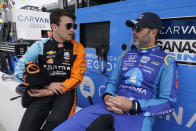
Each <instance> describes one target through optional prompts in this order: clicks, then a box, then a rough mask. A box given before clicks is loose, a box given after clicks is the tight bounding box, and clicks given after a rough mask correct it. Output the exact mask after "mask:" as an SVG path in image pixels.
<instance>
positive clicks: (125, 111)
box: [54, 12, 177, 131]
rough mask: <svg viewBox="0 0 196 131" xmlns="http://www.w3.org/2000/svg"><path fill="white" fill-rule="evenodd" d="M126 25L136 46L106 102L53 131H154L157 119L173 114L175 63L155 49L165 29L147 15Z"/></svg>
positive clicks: (124, 61) (118, 70)
mask: <svg viewBox="0 0 196 131" xmlns="http://www.w3.org/2000/svg"><path fill="white" fill-rule="evenodd" d="M126 24H127V26H128V27H131V28H132V31H133V37H134V45H133V46H132V48H131V49H130V50H129V51H127V52H126V53H125V54H124V55H123V56H122V57H121V58H120V59H119V61H118V63H117V66H116V69H115V70H114V72H113V74H112V76H111V78H110V79H109V81H108V83H107V85H106V90H105V93H104V95H103V99H104V102H103V103H101V104H97V105H93V106H90V107H87V108H86V109H83V110H81V111H80V112H78V113H76V114H75V115H74V116H73V117H72V118H70V119H69V120H68V121H66V122H64V123H62V124H61V125H60V126H58V127H57V128H55V130H54V131H64V130H66V131H85V130H86V131H99V130H101V131H114V130H115V131H151V130H152V125H153V123H154V121H155V119H156V117H157V116H161V115H166V114H168V113H171V112H172V111H173V110H174V107H175V102H176V92H177V85H176V82H177V72H176V62H175V60H173V59H172V58H171V57H170V56H169V55H167V54H166V53H164V52H163V51H162V50H161V49H160V47H159V46H158V45H155V40H156V37H157V35H158V32H159V31H160V30H161V28H162V23H161V20H160V18H159V16H157V15H156V14H154V13H150V12H146V13H143V14H142V15H141V16H140V17H138V18H137V20H136V21H127V22H126Z"/></svg>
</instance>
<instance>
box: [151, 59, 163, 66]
mask: <svg viewBox="0 0 196 131" xmlns="http://www.w3.org/2000/svg"><path fill="white" fill-rule="evenodd" d="M150 63H151V64H153V65H156V66H159V65H160V64H161V62H160V61H157V60H152V61H151V62H150Z"/></svg>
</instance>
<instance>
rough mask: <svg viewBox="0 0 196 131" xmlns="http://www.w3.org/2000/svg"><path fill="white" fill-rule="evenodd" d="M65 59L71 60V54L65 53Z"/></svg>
mask: <svg viewBox="0 0 196 131" xmlns="http://www.w3.org/2000/svg"><path fill="white" fill-rule="evenodd" d="M64 59H66V60H67V59H70V54H69V52H64Z"/></svg>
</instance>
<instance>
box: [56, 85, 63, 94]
mask: <svg viewBox="0 0 196 131" xmlns="http://www.w3.org/2000/svg"><path fill="white" fill-rule="evenodd" d="M58 91H59V92H60V94H64V93H65V91H64V90H63V88H62V87H61V86H59V88H58Z"/></svg>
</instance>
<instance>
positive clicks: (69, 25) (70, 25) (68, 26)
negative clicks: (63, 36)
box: [65, 23, 77, 30]
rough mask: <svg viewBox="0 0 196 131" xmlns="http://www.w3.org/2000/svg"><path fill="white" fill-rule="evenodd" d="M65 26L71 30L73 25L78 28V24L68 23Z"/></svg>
mask: <svg viewBox="0 0 196 131" xmlns="http://www.w3.org/2000/svg"><path fill="white" fill-rule="evenodd" d="M65 27H66V28H67V30H70V29H71V28H72V27H73V29H74V30H75V29H77V24H72V23H67V24H66V25H65Z"/></svg>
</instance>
